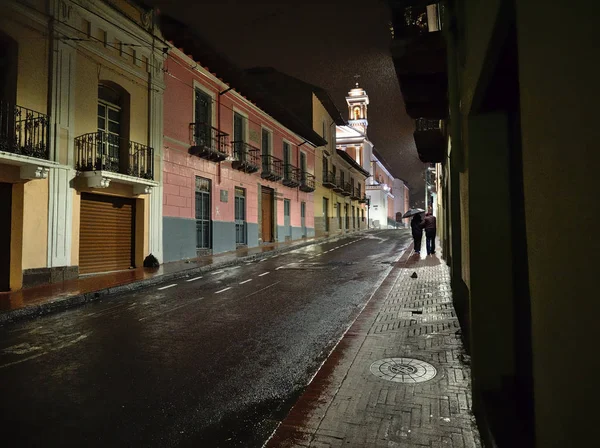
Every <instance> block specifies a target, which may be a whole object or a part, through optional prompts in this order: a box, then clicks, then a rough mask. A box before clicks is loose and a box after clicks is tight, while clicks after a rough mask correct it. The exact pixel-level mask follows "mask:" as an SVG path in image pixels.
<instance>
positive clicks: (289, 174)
mask: <svg viewBox="0 0 600 448" xmlns="http://www.w3.org/2000/svg"><path fill="white" fill-rule="evenodd" d="M300 177H301V172H300V169H299V168H296V167H295V166H294V165H291V164H289V163H287V164H285V165H283V182H282V183H283V185H285V186H286V187H290V188H296V187H298V186H299V185H300Z"/></svg>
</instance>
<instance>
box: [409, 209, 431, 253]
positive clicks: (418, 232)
mask: <svg viewBox="0 0 600 448" xmlns="http://www.w3.org/2000/svg"><path fill="white" fill-rule="evenodd" d="M410 227H411V229H412V236H413V240H414V242H415V252H416V253H417V254H420V253H421V240H422V239H423V230H425V238H426V247H427V255H432V254H435V230H436V219H435V216H433V213H431V212H430V211H429V212H427V213H425V219H423V218H421V214H420V213H418V214H416V215H414V216H413V219H412V220H411V222H410Z"/></svg>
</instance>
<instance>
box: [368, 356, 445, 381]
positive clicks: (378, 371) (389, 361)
mask: <svg viewBox="0 0 600 448" xmlns="http://www.w3.org/2000/svg"><path fill="white" fill-rule="evenodd" d="M371 373H372V374H373V375H375V376H377V377H379V378H381V379H384V380H388V381H394V382H396V383H422V382H424V381H429V380H431V379H433V377H435V376H436V375H437V370H436V368H435V367H433V366H432V365H431V364H429V363H428V362H425V361H421V360H420V359H414V358H385V359H380V360H379V361H375V362H374V363H373V364H371Z"/></svg>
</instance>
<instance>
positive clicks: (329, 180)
mask: <svg viewBox="0 0 600 448" xmlns="http://www.w3.org/2000/svg"><path fill="white" fill-rule="evenodd" d="M336 185H337V183H336V181H335V174H333V173H332V172H331V171H329V172H324V173H323V186H324V187H326V188H335V186H336Z"/></svg>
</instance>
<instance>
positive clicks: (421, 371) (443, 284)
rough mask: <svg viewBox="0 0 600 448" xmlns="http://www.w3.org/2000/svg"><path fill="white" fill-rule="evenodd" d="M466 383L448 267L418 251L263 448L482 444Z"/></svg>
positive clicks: (453, 447)
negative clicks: (412, 276) (419, 253)
mask: <svg viewBox="0 0 600 448" xmlns="http://www.w3.org/2000/svg"><path fill="white" fill-rule="evenodd" d="M403 258H404V257H403ZM413 272H416V273H417V278H411V274H413ZM389 358H403V359H402V360H399V359H394V360H389ZM407 358H408V359H407ZM434 375H435V376H434ZM385 378H387V379H385ZM430 378H431V379H430ZM390 379H391V380H393V381H390ZM402 381H405V382H402ZM421 381H422V382H421ZM470 390H471V389H470V369H469V365H468V359H467V356H466V355H465V353H464V350H463V347H462V342H461V339H460V327H459V323H458V320H457V318H456V314H455V312H454V308H453V306H452V293H451V290H450V278H449V272H448V268H447V266H446V265H445V264H444V263H443V261H441V260H439V259H438V258H437V257H435V256H431V257H427V258H425V257H424V256H423V258H421V257H419V256H418V255H416V254H413V255H412V256H411V257H410V258H406V259H403V260H401V261H400V262H399V263H398V264H397V266H396V268H395V269H394V270H393V271H392V273H391V274H390V276H388V278H387V279H386V281H385V282H384V284H382V286H381V287H380V288H379V290H378V291H377V293H376V294H375V295H374V296H373V298H372V299H371V301H370V302H369V304H368V305H367V307H366V308H365V310H364V311H363V313H362V314H361V316H360V317H359V319H357V321H356V322H355V323H354V325H353V326H352V327H351V328H350V330H349V331H348V332H347V333H346V335H345V337H344V338H343V339H342V341H340V343H339V344H338V346H337V347H336V349H335V350H334V352H333V353H332V355H331V356H330V357H329V359H328V360H327V361H326V363H325V364H324V365H323V367H322V368H321V370H320V371H319V373H318V374H317V376H316V377H315V378H314V380H313V382H312V383H311V384H310V385H309V386H308V388H307V390H306V391H305V393H304V394H303V395H302V396H301V398H300V399H299V401H298V403H297V404H296V405H295V406H294V408H293V409H292V410H291V411H290V413H289V415H288V416H287V417H286V418H285V419H284V421H283V422H282V423H281V425H280V426H279V428H278V430H277V431H276V432H275V434H274V435H273V437H272V438H271V439H270V441H269V442H268V443H267V446H270V447H403V448H404V447H406V448H409V447H410V448H416V447H420V448H422V447H431V448H438V447H448V448H474V447H477V448H480V447H481V441H480V438H479V433H478V431H477V427H476V425H475V420H474V417H473V415H472V413H471V392H470Z"/></svg>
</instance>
